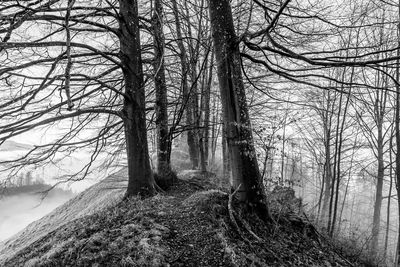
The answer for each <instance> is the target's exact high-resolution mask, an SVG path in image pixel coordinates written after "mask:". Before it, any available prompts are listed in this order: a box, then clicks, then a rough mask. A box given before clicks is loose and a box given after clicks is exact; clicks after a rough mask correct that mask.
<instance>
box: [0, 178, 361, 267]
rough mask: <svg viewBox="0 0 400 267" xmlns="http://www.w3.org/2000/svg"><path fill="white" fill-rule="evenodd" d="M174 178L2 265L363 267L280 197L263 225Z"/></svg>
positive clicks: (200, 183) (211, 192) (202, 183)
mask: <svg viewBox="0 0 400 267" xmlns="http://www.w3.org/2000/svg"><path fill="white" fill-rule="evenodd" d="M179 177H180V179H179V180H178V182H177V183H176V184H175V185H174V186H173V188H172V189H171V190H169V191H168V192H166V193H163V194H158V195H156V196H155V197H152V198H148V199H144V200H141V199H138V198H132V199H130V200H127V201H117V202H116V204H114V205H109V206H108V207H105V208H104V209H102V210H101V211H96V212H94V213H92V214H91V215H88V216H84V217H80V218H76V219H71V220H70V221H69V222H68V223H65V224H63V225H60V226H59V227H55V228H54V229H51V231H48V232H47V233H46V234H44V235H42V236H40V237H38V238H36V239H35V240H34V241H33V242H31V243H29V246H25V247H21V246H20V247H19V248H20V249H19V250H15V251H14V253H13V255H12V256H11V257H8V258H7V260H6V261H5V262H3V263H2V266H13V267H14V266H196V267H197V266H363V264H362V263H360V262H357V260H358V259H356V258H352V259H350V258H346V257H345V256H343V255H342V253H339V252H337V250H336V249H335V248H334V247H333V246H332V245H331V244H330V242H328V241H327V240H326V239H325V238H324V237H323V236H322V235H320V234H319V233H318V232H317V230H315V228H314V227H313V226H312V225H311V224H310V223H309V222H308V221H307V219H306V218H305V217H302V216H301V214H299V213H298V212H296V211H295V209H296V207H295V206H296V205H298V202H297V201H296V199H295V198H294V195H293V196H291V193H290V192H289V193H287V192H288V191H284V190H282V191H280V192H275V195H274V196H273V197H272V198H271V199H270V201H271V206H272V210H271V212H272V213H273V215H274V218H275V219H274V220H275V222H274V223H273V224H271V225H269V226H267V225H265V224H264V223H262V221H261V220H259V219H258V218H257V217H255V216H253V215H251V214H247V215H245V214H239V212H237V213H235V212H234V211H233V210H238V209H236V207H235V203H232V202H229V194H228V193H226V192H224V191H221V190H216V189H214V188H216V185H215V184H213V178H212V177H210V176H208V175H206V176H203V175H201V174H200V173H197V172H186V173H185V174H183V175H180V176H179ZM282 192H283V193H282ZM288 197H289V198H292V199H288ZM114 198H115V196H114ZM293 200H294V201H293ZM72 203H73V202H72ZM283 203H285V204H283ZM293 203H294V204H293ZM300 203H301V202H300ZM229 211H231V213H230V212H229ZM53 216H54V215H53ZM8 246H9V247H10V246H11V245H10V244H9V245H8ZM14 248H15V246H14ZM0 253H1V251H0Z"/></svg>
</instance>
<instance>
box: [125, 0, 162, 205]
mask: <svg viewBox="0 0 400 267" xmlns="http://www.w3.org/2000/svg"><path fill="white" fill-rule="evenodd" d="M137 4H138V3H137V1H136V0H133V1H132V0H120V1H119V5H120V17H121V18H120V20H119V22H120V33H121V34H120V57H121V63H122V71H123V75H124V82H125V95H126V96H125V99H124V106H123V117H124V127H125V139H126V150H127V159H128V189H127V192H126V196H127V197H130V196H134V195H140V196H149V195H153V194H154V193H155V189H154V184H155V183H154V177H153V173H152V170H151V166H150V160H149V152H148V145H147V130H146V118H145V93H144V82H143V70H142V59H141V49H140V34H139V17H138V6H137Z"/></svg>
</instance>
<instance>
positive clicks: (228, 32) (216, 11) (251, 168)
mask: <svg viewBox="0 0 400 267" xmlns="http://www.w3.org/2000/svg"><path fill="white" fill-rule="evenodd" d="M229 3H230V2H229V0H210V2H209V10H210V18H211V28H212V36H213V40H214V47H215V56H216V62H217V66H218V68H217V69H218V72H217V73H218V80H219V88H220V92H221V100H222V108H223V113H224V124H225V128H226V135H227V141H228V148H229V154H230V156H231V167H232V184H231V186H232V190H235V189H237V188H239V187H240V188H239V189H238V193H237V197H238V199H239V201H241V202H242V203H245V204H248V205H249V207H251V208H252V209H254V210H255V211H256V212H257V213H258V214H259V215H260V216H261V217H262V218H263V219H265V220H269V219H270V217H269V212H268V209H267V204H266V196H265V191H264V186H263V181H262V179H261V175H260V172H259V168H258V163H257V158H256V153H255V149H254V144H253V136H252V132H251V125H250V118H249V113H248V108H247V103H246V94H245V89H244V84H243V79H242V73H241V58H240V54H239V47H238V40H237V37H236V34H235V30H234V26H233V19H232V11H231V7H230V4H229Z"/></svg>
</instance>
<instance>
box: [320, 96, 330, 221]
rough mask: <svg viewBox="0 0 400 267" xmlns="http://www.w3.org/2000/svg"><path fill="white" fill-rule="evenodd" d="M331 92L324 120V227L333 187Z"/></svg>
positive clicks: (322, 219)
mask: <svg viewBox="0 0 400 267" xmlns="http://www.w3.org/2000/svg"><path fill="white" fill-rule="evenodd" d="M330 96H331V95H330V92H329V91H328V99H327V108H326V111H325V115H324V118H323V121H324V138H325V170H324V185H323V186H324V188H323V191H324V195H323V201H322V211H321V222H322V224H323V225H326V224H327V223H328V210H329V200H330V198H331V187H332V166H331V142H330V140H331V120H330V116H331V115H329V108H330V105H331V98H330Z"/></svg>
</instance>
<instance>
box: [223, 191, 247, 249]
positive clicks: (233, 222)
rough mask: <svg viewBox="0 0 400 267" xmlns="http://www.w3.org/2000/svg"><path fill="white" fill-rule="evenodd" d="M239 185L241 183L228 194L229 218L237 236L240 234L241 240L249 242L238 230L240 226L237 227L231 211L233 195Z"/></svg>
mask: <svg viewBox="0 0 400 267" xmlns="http://www.w3.org/2000/svg"><path fill="white" fill-rule="evenodd" d="M240 187H241V184H240V185H239V186H238V188H236V190H235V191H233V193H232V194H229V200H228V211H229V218H230V219H231V222H232V224H233V226H234V227H235V230H236V232H237V233H238V234H239V236H240V237H241V238H242V239H243V240H245V241H247V242H250V241H249V240H247V238H245V237H244V236H243V234H242V231H241V230H240V227H239V225H238V224H237V222H236V219H235V215H234V211H233V207H232V201H233V197H234V195H235V194H236V193H237V192H238V191H239V189H240Z"/></svg>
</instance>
